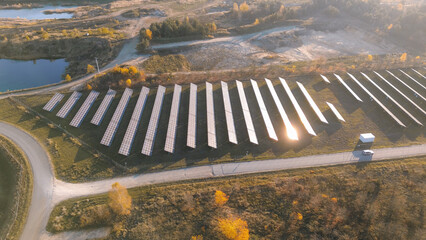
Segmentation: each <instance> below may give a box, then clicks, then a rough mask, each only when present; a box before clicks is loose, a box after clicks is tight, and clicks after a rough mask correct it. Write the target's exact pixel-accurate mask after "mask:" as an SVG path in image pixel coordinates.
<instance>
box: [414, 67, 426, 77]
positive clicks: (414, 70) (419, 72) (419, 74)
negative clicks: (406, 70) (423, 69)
mask: <svg viewBox="0 0 426 240" xmlns="http://www.w3.org/2000/svg"><path fill="white" fill-rule="evenodd" d="M411 70H413V71H414V72H415V73H417V74H419V75H420V76H421V77H422V78H426V77H425V76H424V75H423V74H421V73H420V72H419V71H417V70H416V69H414V68H412V69H411Z"/></svg>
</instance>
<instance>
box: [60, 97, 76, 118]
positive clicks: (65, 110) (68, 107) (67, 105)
mask: <svg viewBox="0 0 426 240" xmlns="http://www.w3.org/2000/svg"><path fill="white" fill-rule="evenodd" d="M80 97H81V93H80V92H73V93H72V94H71V96H70V98H68V100H67V101H66V102H65V104H64V106H62V108H61V110H59V112H58V113H57V114H56V116H58V117H60V118H65V117H66V116H67V115H68V113H69V112H70V111H71V109H72V108H73V107H74V105H75V103H76V102H77V101H78V99H80Z"/></svg>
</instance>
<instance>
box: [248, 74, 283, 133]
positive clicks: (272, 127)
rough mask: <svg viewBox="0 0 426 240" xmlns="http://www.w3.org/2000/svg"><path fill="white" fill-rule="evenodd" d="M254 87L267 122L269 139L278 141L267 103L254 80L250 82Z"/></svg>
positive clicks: (264, 119)
mask: <svg viewBox="0 0 426 240" xmlns="http://www.w3.org/2000/svg"><path fill="white" fill-rule="evenodd" d="M250 82H251V85H252V87H253V91H254V95H255V96H256V100H257V104H259V108H260V113H261V114H262V117H263V121H264V122H265V126H266V130H267V131H268V135H269V138H270V139H272V140H275V141H278V137H277V134H276V133H275V130H274V126H273V125H272V122H271V118H270V117H269V114H268V110H266V106H265V102H264V101H263V98H262V94H260V90H259V86H258V85H257V82H256V81H254V80H252V79H251V80H250Z"/></svg>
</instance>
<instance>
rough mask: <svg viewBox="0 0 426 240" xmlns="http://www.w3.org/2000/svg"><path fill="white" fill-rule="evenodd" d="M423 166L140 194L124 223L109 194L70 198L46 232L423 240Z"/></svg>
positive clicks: (372, 167) (358, 167)
mask: <svg viewBox="0 0 426 240" xmlns="http://www.w3.org/2000/svg"><path fill="white" fill-rule="evenodd" d="M425 161H426V159H425V158H424V157H423V158H414V159H404V160H396V161H386V162H377V163H368V162H362V163H357V164H352V165H346V166H336V167H321V168H310V169H298V170H290V171H282V172H275V173H267V174H252V175H245V176H236V177H226V178H220V179H210V180H195V181H186V182H180V183H173V184H170V183H168V184H160V185H152V186H146V187H140V188H134V189H130V190H129V193H130V195H131V196H132V198H133V207H132V210H131V214H130V215H129V216H127V217H126V218H124V219H123V218H122V217H121V218H120V217H118V216H115V215H114V214H111V212H110V210H108V206H107V205H106V204H107V202H108V197H107V194H102V195H97V196H93V197H89V198H80V199H71V200H67V201H65V202H62V203H60V204H59V205H58V206H56V207H55V209H54V210H53V212H52V215H51V217H50V221H49V226H48V230H49V231H57V230H56V229H57V228H60V229H64V230H72V229H80V228H90V227H99V226H122V227H121V228H116V231H114V232H113V233H112V234H111V235H110V236H109V237H108V238H107V239H120V238H123V237H124V238H126V237H127V238H131V239H146V238H150V239H190V238H191V236H196V235H203V237H204V238H205V239H225V238H224V236H223V234H222V233H221V231H220V228H219V227H218V221H219V219H236V218H241V219H242V220H243V221H247V225H248V229H249V232H250V237H253V238H267V239H280V238H282V237H286V238H290V239H301V238H315V237H316V238H338V239H344V238H349V239H366V238H372V237H377V238H379V239H390V238H393V237H396V238H398V239H419V238H421V236H422V232H423V231H424V226H423V224H422V221H421V219H422V212H423V210H424V208H425V207H426V206H425V203H424V201H423V198H424V195H425V184H426V182H425V180H424V178H423V176H424V174H425V170H426V169H425V167H424V166H425ZM217 190H220V191H223V192H224V193H225V194H226V195H227V196H229V200H228V201H227V202H226V201H225V202H226V203H225V204H224V205H223V206H220V205H218V204H217V202H216V203H215V192H216V191H217ZM100 210H103V211H100ZM108 213H109V214H108ZM169 216H173V218H170V217H169ZM82 219H85V220H88V219H89V222H90V224H85V223H87V221H84V222H82V221H81V220H82Z"/></svg>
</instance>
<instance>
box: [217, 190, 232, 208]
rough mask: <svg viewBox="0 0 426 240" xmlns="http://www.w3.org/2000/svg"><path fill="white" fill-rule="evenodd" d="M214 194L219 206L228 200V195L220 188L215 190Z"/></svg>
mask: <svg viewBox="0 0 426 240" xmlns="http://www.w3.org/2000/svg"><path fill="white" fill-rule="evenodd" d="M214 196H215V203H216V204H217V205H219V206H222V205H224V204H225V203H226V202H228V199H229V197H228V196H226V194H225V193H224V192H222V191H220V190H217V191H216V192H215V194H214Z"/></svg>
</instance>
